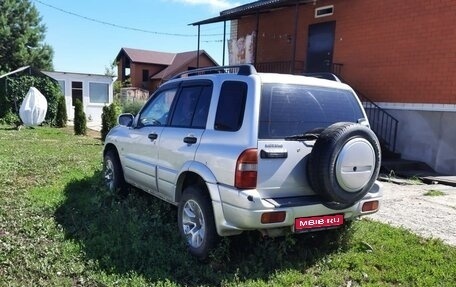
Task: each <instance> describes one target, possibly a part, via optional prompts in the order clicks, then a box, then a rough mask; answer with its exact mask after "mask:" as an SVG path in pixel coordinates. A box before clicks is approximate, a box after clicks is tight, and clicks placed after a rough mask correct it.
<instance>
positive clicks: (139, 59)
mask: <svg viewBox="0 0 456 287" xmlns="http://www.w3.org/2000/svg"><path fill="white" fill-rule="evenodd" d="M123 53H125V55H126V56H127V57H128V58H130V60H131V61H132V62H135V63H145V64H157V65H165V66H169V65H171V64H172V63H173V61H174V57H176V54H174V53H165V52H156V51H149V50H140V49H132V48H122V49H121V50H120V52H119V54H117V57H116V61H118V60H119V58H120V57H121V55H122V54H123Z"/></svg>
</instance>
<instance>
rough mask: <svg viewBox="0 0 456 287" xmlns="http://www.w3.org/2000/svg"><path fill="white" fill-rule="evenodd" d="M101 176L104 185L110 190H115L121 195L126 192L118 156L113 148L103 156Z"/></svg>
mask: <svg viewBox="0 0 456 287" xmlns="http://www.w3.org/2000/svg"><path fill="white" fill-rule="evenodd" d="M103 176H104V181H105V186H106V187H107V188H108V190H110V191H112V192H117V193H119V194H121V195H124V194H125V193H126V184H125V179H124V175H123V171H122V166H121V165H120V160H119V157H118V156H117V153H115V152H114V151H113V150H110V151H108V152H106V155H105V156H104V168H103Z"/></svg>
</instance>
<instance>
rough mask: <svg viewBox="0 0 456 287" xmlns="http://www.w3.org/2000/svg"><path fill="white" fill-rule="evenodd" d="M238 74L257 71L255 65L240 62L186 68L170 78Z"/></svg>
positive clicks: (244, 74)
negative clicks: (227, 64) (229, 64)
mask: <svg viewBox="0 0 456 287" xmlns="http://www.w3.org/2000/svg"><path fill="white" fill-rule="evenodd" d="M225 73H227V74H238V75H241V76H249V75H252V74H256V73H257V71H256V69H255V67H254V66H253V65H251V64H242V65H233V66H218V67H206V68H200V69H194V70H188V71H184V72H181V73H178V74H176V75H175V76H173V77H172V78H171V80H174V79H179V78H185V77H192V76H198V75H206V74H225Z"/></svg>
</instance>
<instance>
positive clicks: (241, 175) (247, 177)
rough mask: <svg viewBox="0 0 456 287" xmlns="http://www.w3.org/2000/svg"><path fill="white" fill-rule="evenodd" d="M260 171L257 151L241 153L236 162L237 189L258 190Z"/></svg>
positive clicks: (235, 182) (235, 180)
mask: <svg viewBox="0 0 456 287" xmlns="http://www.w3.org/2000/svg"><path fill="white" fill-rule="evenodd" d="M257 170H258V154H257V150H256V149H248V150H245V151H243V152H242V153H241V155H240V156H239V158H238V160H237V162H236V175H235V179H234V186H236V187H237V188H243V189H251V188H256V184H257Z"/></svg>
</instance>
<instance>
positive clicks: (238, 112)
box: [214, 81, 247, 132]
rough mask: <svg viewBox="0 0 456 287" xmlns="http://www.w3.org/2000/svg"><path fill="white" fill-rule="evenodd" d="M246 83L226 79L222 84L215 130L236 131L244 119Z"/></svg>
mask: <svg viewBox="0 0 456 287" xmlns="http://www.w3.org/2000/svg"><path fill="white" fill-rule="evenodd" d="M246 99H247V84H246V83H244V82H235V81H226V82H224V83H223V84H222V88H221V90H220V98H219V102H218V105H217V114H216V115H215V125H214V128H215V130H219V131H231V132H235V131H238V130H239V129H240V128H241V126H242V121H243V119H244V109H245V102H246Z"/></svg>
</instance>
